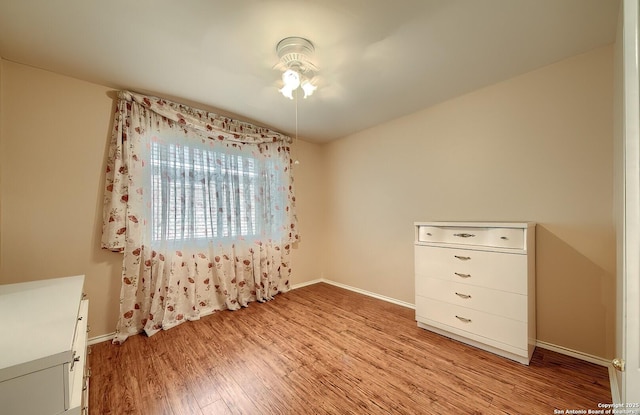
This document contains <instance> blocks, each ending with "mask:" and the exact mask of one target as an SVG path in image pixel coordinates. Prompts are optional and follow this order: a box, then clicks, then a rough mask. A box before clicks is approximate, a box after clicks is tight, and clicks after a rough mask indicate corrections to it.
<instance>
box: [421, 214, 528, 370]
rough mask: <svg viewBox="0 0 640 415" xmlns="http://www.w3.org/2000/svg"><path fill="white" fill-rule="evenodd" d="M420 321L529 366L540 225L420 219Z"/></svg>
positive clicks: (448, 335) (427, 326) (424, 326)
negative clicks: (536, 226) (536, 249)
mask: <svg viewBox="0 0 640 415" xmlns="http://www.w3.org/2000/svg"><path fill="white" fill-rule="evenodd" d="M415 278H416V281H415V283H416V286H415V292H416V321H417V322H418V326H419V327H422V328H424V329H428V330H431V331H434V332H436V333H439V334H442V335H445V336H447V337H450V338H453V339H456V340H459V341H461V342H464V343H467V344H471V345H473V346H476V347H479V348H481V349H484V350H487V351H490V352H493V353H496V354H498V355H501V356H504V357H507V358H510V359H513V360H516V361H518V362H520V363H523V364H529V361H530V360H531V356H532V354H533V350H534V348H535V343H536V312H535V302H536V300H535V224H534V223H530V222H526V223H494V222H416V223H415Z"/></svg>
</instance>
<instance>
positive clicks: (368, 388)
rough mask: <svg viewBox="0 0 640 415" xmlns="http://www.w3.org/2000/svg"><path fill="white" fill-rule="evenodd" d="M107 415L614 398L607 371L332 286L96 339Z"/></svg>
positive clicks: (460, 409) (458, 410)
mask: <svg viewBox="0 0 640 415" xmlns="http://www.w3.org/2000/svg"><path fill="white" fill-rule="evenodd" d="M89 364H90V367H91V371H92V376H91V380H90V388H89V395H90V398H89V410H90V414H92V415H103V414H117V415H122V414H145V415H156V414H157V415H159V414H166V415H178V414H196V415H212V414H251V415H253V414H553V413H554V409H560V410H567V409H574V410H577V409H584V410H585V411H587V410H588V409H598V407H597V405H598V403H600V402H602V403H610V402H611V394H610V389H609V379H608V372H607V369H606V368H604V367H601V366H598V365H594V364H591V363H587V362H583V361H580V360H577V359H574V358H571V357H567V356H564V355H560V354H557V353H554V352H551V351H548V350H543V349H540V348H538V349H536V352H535V354H534V356H533V360H532V362H531V365H530V366H525V365H521V364H519V363H516V362H512V361H510V360H508V359H504V358H501V357H498V356H496V355H493V354H491V353H488V352H484V351H481V350H479V349H476V348H473V347H470V346H466V345H464V344H462V343H459V342H456V341H453V340H449V339H447V338H445V337H442V336H439V335H437V334H434V333H431V332H429V331H426V330H423V329H420V328H418V327H417V326H416V322H415V320H414V311H413V310H411V309H408V308H405V307H401V306H398V305H394V304H390V303H387V302H384V301H381V300H377V299H374V298H370V297H367V296H364V295H361V294H357V293H354V292H351V291H347V290H344V289H341V288H338V287H335V286H331V285H328V284H323V283H321V284H314V285H311V286H307V287H304V288H299V289H297V290H293V291H290V292H288V293H284V294H279V295H277V296H276V297H275V299H274V300H272V301H270V302H267V303H262V304H259V303H252V304H251V305H250V306H249V307H247V308H244V309H242V310H238V311H221V312H218V313H215V314H213V315H210V316H207V317H204V318H202V319H201V320H200V321H196V322H189V323H185V324H182V325H180V326H178V327H175V328H173V329H170V330H168V331H163V332H160V333H158V334H156V335H154V336H152V337H146V336H144V335H139V336H134V337H131V338H129V339H128V340H127V341H126V342H125V343H124V344H123V345H120V346H114V345H112V344H111V343H110V342H105V343H100V344H96V345H94V346H92V350H91V354H90V355H89Z"/></svg>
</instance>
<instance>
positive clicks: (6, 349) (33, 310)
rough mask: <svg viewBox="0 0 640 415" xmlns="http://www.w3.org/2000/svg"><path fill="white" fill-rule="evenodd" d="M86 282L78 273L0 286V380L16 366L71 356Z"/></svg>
mask: <svg viewBox="0 0 640 415" xmlns="http://www.w3.org/2000/svg"><path fill="white" fill-rule="evenodd" d="M83 284H84V276H83V275H78V276H74V277H64V278H54V279H48V280H40V281H31V282H24V283H18V284H6V285H0V316H2V317H1V318H2V329H3V330H2V331H3V333H2V338H0V381H1V380H4V378H5V377H6V376H4V375H7V376H8V374H9V373H16V367H17V366H20V365H23V364H29V366H30V367H32V368H33V366H34V362H39V364H40V365H41V366H42V368H46V367H50V366H52V365H56V364H60V363H63V362H64V359H67V358H68V357H69V356H70V355H71V348H72V343H73V337H74V333H75V327H76V321H77V316H78V308H79V305H80V300H81V299H82V288H83ZM61 359H62V360H63V362H58V360H61ZM66 361H68V360H66Z"/></svg>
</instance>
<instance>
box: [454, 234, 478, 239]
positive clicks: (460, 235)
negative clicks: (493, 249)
mask: <svg viewBox="0 0 640 415" xmlns="http://www.w3.org/2000/svg"><path fill="white" fill-rule="evenodd" d="M453 236H457V237H459V238H473V237H474V236H475V235H474V234H472V233H454V234H453Z"/></svg>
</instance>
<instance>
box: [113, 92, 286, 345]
mask: <svg viewBox="0 0 640 415" xmlns="http://www.w3.org/2000/svg"><path fill="white" fill-rule="evenodd" d="M289 145H290V139H289V137H286V136H282V135H280V134H278V133H275V132H273V131H270V130H268V129H263V128H259V127H255V126H253V125H251V124H248V123H242V122H238V121H235V120H230V119H228V118H224V117H220V116H218V115H216V114H212V113H208V112H204V111H200V110H197V109H193V108H189V107H187V106H184V105H180V104H176V103H173V102H170V101H166V100H162V99H158V98H154V97H148V96H143V95H139V94H134V93H131V92H127V91H123V92H120V93H119V101H118V110H117V111H116V114H115V118H114V127H113V134H112V139H111V147H110V150H109V156H108V161H107V176H106V184H105V208H104V222H103V238H102V246H103V248H106V249H111V250H115V251H121V252H123V272H122V290H121V299H120V318H119V322H118V327H117V331H116V338H115V340H114V342H117V343H118V342H122V341H124V340H125V339H126V338H127V337H128V336H130V335H132V334H136V333H138V332H140V331H142V330H144V331H145V332H146V333H147V334H148V335H152V334H154V333H155V332H157V331H158V330H161V329H167V328H170V327H173V326H175V325H177V324H180V323H182V322H184V321H186V320H195V319H198V318H199V317H200V316H202V315H205V314H209V313H211V312H213V311H215V310H220V309H224V308H228V309H237V308H239V307H241V306H246V305H247V304H248V303H249V302H251V301H255V300H258V301H266V300H269V299H271V298H273V295H275V294H276V293H278V292H282V291H287V290H288V289H289V276H290V274H291V268H290V259H289V255H290V251H291V244H292V243H293V242H295V241H297V240H298V233H297V226H296V217H295V214H294V205H295V197H294V194H293V179H292V176H291V159H290V150H289Z"/></svg>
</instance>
